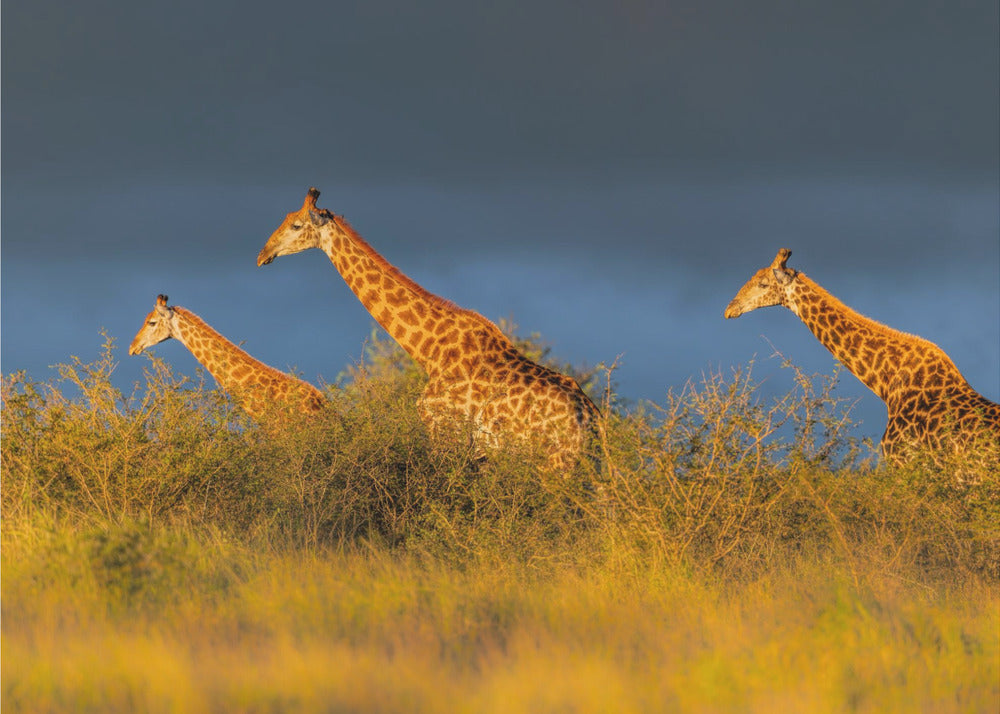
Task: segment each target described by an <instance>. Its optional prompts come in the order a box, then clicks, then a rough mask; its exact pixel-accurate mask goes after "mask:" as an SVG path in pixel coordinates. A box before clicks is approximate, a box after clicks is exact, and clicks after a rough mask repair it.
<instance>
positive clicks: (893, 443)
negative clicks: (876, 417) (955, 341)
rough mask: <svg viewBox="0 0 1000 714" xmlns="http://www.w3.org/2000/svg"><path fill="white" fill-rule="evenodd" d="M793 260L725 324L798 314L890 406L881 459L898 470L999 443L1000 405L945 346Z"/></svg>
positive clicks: (765, 275) (779, 260)
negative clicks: (754, 316) (855, 300)
mask: <svg viewBox="0 0 1000 714" xmlns="http://www.w3.org/2000/svg"><path fill="white" fill-rule="evenodd" d="M791 254H792V252H791V251H790V250H788V249H787V248H782V249H781V250H779V251H778V255H777V256H776V257H775V259H774V261H773V262H772V263H771V265H769V266H767V267H766V268H762V269H761V270H758V271H757V273H756V274H754V276H753V277H752V278H750V280H749V281H747V283H746V284H745V285H744V286H743V287H742V288H740V291H739V292H738V293H736V297H734V298H733V300H732V302H730V303H729V306H728V307H727V308H726V312H725V316H726V318H731V317H739V316H740V315H742V314H743V313H745V312H750V311H751V310H756V309H757V308H759V307H769V306H771V305H784V306H785V307H787V308H788V309H789V310H791V311H792V312H794V313H795V314H796V315H798V316H799V319H801V320H802V322H804V323H805V324H806V327H808V328H809V329H810V330H811V331H812V333H813V334H814V335H815V336H816V338H817V339H818V340H819V341H820V342H821V343H823V346H824V347H826V348H827V349H828V350H830V352H831V353H832V354H833V356H834V357H836V358H837V359H838V360H839V361H840V362H841V363H842V364H843V365H844V366H845V367H846V368H847V369H848V370H849V371H850V372H851V373H852V374H854V376H855V377H857V378H858V379H860V380H861V381H862V382H863V383H864V385H865V386H866V387H868V388H869V389H871V390H872V391H873V392H875V394H877V395H878V396H879V398H880V399H881V400H882V401H883V402H885V405H886V409H887V410H888V423H887V424H886V428H885V433H884V434H883V435H882V453H883V454H884V455H885V457H886V459H887V460H889V461H890V462H892V463H895V464H900V463H903V462H905V461H907V460H908V458H909V456H911V455H912V453H913V450H914V449H927V448H930V449H932V450H937V449H943V448H955V447H962V446H963V445H965V444H967V443H968V442H969V441H971V440H973V439H976V438H979V437H983V438H986V439H989V440H994V441H997V442H998V443H1000V404H995V403H993V402H991V401H990V400H989V399H986V397H983V396H982V395H980V394H979V393H978V392H976V391H975V390H974V389H973V388H972V387H971V386H969V383H968V382H967V381H966V380H965V377H963V376H962V374H961V373H960V372H959V371H958V368H957V367H955V364H954V363H953V362H952V361H951V359H950V358H949V357H948V355H946V354H945V353H944V351H943V350H942V349H941V348H940V347H938V346H937V345H935V344H934V343H932V342H929V341H928V340H925V339H922V338H920V337H916V336H914V335H908V334H906V333H905V332H900V331H898V330H894V329H892V328H890V327H886V326H885V325H882V324H880V323H878V322H876V321H874V320H872V319H870V318H867V317H865V316H864V315H862V314H860V313H858V312H855V311H854V310H852V309H851V308H849V307H847V306H846V305H845V304H844V303H842V302H841V301H840V300H838V299H837V298H835V297H834V296H833V295H831V294H830V293H828V292H827V291H826V290H824V289H823V288H821V287H820V286H819V285H818V284H816V283H815V282H814V281H812V280H810V279H809V278H808V277H807V276H806V275H805V274H804V273H800V272H798V271H797V270H793V269H792V268H789V267H787V265H786V263H787V262H788V258H789V257H790V256H791Z"/></svg>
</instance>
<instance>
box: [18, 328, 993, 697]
mask: <svg viewBox="0 0 1000 714" xmlns="http://www.w3.org/2000/svg"><path fill="white" fill-rule="evenodd" d="M113 366H114V361H113V359H112V358H111V356H110V347H109V349H108V351H107V352H106V354H105V356H104V357H103V358H102V359H100V360H98V362H95V363H93V364H89V365H87V364H83V363H81V362H79V361H75V362H74V364H73V365H69V366H66V365H64V366H62V367H61V370H60V374H61V375H62V378H63V380H62V381H63V382H68V383H69V384H68V385H66V384H62V383H52V384H42V385H39V384H34V383H31V382H30V381H28V380H27V379H26V378H25V377H24V376H23V375H16V376H13V377H11V378H6V379H5V380H4V385H3V386H4V389H3V412H2V418H3V421H2V425H3V439H2V440H0V456H2V467H3V468H2V478H3V483H2V488H0V498H2V504H3V519H2V521H0V566H2V580H0V607H2V620H0V645H2V652H0V654H2V657H0V669H2V671H0V675H2V694H0V706H2V708H3V711H4V712H32V713H34V712H42V713H44V712H101V713H111V714H114V713H115V712H137V711H141V712H185V713H187V712H191V713H192V714H200V713H203V712H204V713H209V712H211V713H216V712H219V713H222V712H226V713H228V712H449V713H450V712H458V713H462V712H470V713H471V712H476V713H480V712H487V713H489V712H503V713H504V714H507V713H509V712H532V713H534V712H560V713H561V712H580V713H584V712H623V713H625V714H628V713H629V712H651V711H655V712H659V711H669V712H679V713H685V712H699V713H700V712H740V714H745V713H751V714H752V713H754V712H762V713H763V712H766V713H768V714H770V713H771V712H815V713H825V712H830V713H833V712H837V713H839V712H860V713H867V712H871V713H873V714H874V713H876V712H878V713H882V712H906V713H907V714H912V713H918V714H919V713H922V712H926V713H928V714H930V713H934V714H937V713H939V712H944V713H948V712H956V713H958V712H961V713H962V714H966V713H977V712H984V713H986V712H990V713H994V712H996V711H997V710H998V709H1000V634H998V633H1000V591H998V583H1000V529H998V523H1000V476H998V474H997V473H996V471H995V470H994V469H991V468H990V467H989V462H988V461H984V463H985V464H986V467H975V468H978V469H979V471H977V472H976V473H975V474H973V475H975V476H976V478H975V479H971V480H967V481H961V480H958V479H956V478H955V477H954V474H953V472H952V471H950V470H949V468H939V467H931V466H929V465H916V466H914V467H912V468H910V469H888V468H885V467H881V466H877V465H874V464H873V463H872V462H871V461H870V460H866V459H865V458H864V456H863V450H861V449H859V445H858V443H857V442H856V440H854V439H853V437H852V436H851V435H850V430H849V421H848V420H847V419H846V417H845V415H844V414H843V413H842V412H841V411H840V409H839V407H838V404H837V402H836V400H835V399H833V398H832V397H831V394H830V389H831V388H832V385H833V384H835V379H834V380H832V381H829V380H828V381H823V380H821V382H823V384H821V387H820V388H819V389H818V390H817V389H816V388H815V387H814V386H813V385H814V383H813V382H811V381H809V380H808V379H805V378H802V377H801V375H799V376H800V378H801V379H800V381H799V386H798V387H797V391H796V392H794V393H792V394H789V395H787V396H784V397H781V398H779V399H778V400H776V401H775V402H773V403H768V402H766V401H764V400H762V399H760V398H759V397H758V396H757V391H756V386H755V385H754V384H753V383H752V381H751V380H749V378H748V375H747V374H744V373H736V374H735V375H733V376H732V377H731V378H723V377H721V376H720V375H711V376H709V377H708V378H706V379H705V380H704V381H703V383H702V384H701V385H690V386H689V387H688V388H686V389H685V390H684V391H683V392H682V393H680V394H669V395H668V397H667V400H666V402H665V403H664V404H662V405H652V406H647V407H645V408H640V409H635V410H633V411H632V412H631V413H628V414H626V413H621V412H617V411H611V410H609V411H611V413H610V414H609V419H608V422H607V424H606V427H607V429H606V433H607V442H606V444H605V447H606V452H605V453H604V457H605V466H606V468H605V469H604V470H602V471H600V472H597V471H593V470H588V469H587V468H586V467H584V468H582V469H581V471H580V472H579V473H574V474H568V475H567V477H566V478H565V479H564V478H562V477H561V476H556V477H552V476H551V475H549V476H540V474H539V473H538V471H537V470H536V468H535V466H536V465H537V461H532V453H531V452H530V450H526V451H518V450H517V449H510V450H509V451H507V452H503V453H500V454H497V456H496V458H495V459H494V460H493V461H491V462H489V463H485V464H475V463H472V462H470V460H469V454H468V450H467V449H464V448H463V447H462V445H461V444H456V445H452V446H451V447H448V446H446V447H443V448H439V447H434V446H431V445H430V444H428V443H427V440H426V436H425V435H424V432H423V430H422V428H421V427H420V424H419V420H418V419H417V417H416V414H415V410H414V409H413V406H412V405H413V397H414V395H415V394H416V393H417V392H418V391H419V381H418V380H419V373H417V372H415V371H413V370H411V369H409V368H408V367H407V366H406V365H405V364H400V363H399V362H398V357H397V356H396V355H394V354H393V353H391V352H388V353H386V354H382V355H381V356H380V357H379V360H377V361H376V362H375V363H374V364H373V365H372V366H371V367H372V369H366V370H355V371H354V372H353V376H352V377H351V379H348V380H346V381H345V382H344V384H343V386H342V388H341V389H338V390H335V391H331V392H330V399H331V407H330V409H329V410H328V411H327V412H326V413H324V414H323V415H320V417H318V418H317V419H315V420H313V421H311V422H309V423H308V424H303V425H299V427H296V428H289V429H287V430H286V431H284V432H275V431H269V430H266V429H261V430H258V429H256V428H254V427H253V426H252V425H251V424H249V423H248V422H247V421H246V420H245V419H244V418H243V417H242V416H241V415H240V414H239V412H238V411H233V409H232V406H231V405H230V404H229V403H228V402H227V401H226V400H225V399H224V398H223V397H221V396H220V395H219V394H218V393H216V392H213V391H211V390H208V389H206V387H205V385H204V384H203V383H202V384H197V383H195V384H191V383H189V382H187V381H186V380H183V379H179V378H176V377H174V376H173V375H172V374H171V373H170V371H169V369H167V368H166V367H165V365H163V364H162V363H160V362H156V361H154V362H153V363H152V367H151V370H150V374H149V375H148V379H147V384H146V385H144V386H139V387H137V390H136V393H135V394H133V395H131V396H126V395H122V394H120V393H118V392H117V391H116V390H115V389H114V388H113V387H112V386H111V384H110V380H109V377H110V373H111V371H112V370H113ZM373 375H374V376H373ZM824 385H825V386H824ZM68 387H72V389H69V388H68ZM71 393H72V395H71ZM607 404H608V403H606V406H607ZM955 468H956V469H958V470H960V471H961V472H962V473H963V474H966V473H967V472H969V470H970V468H973V467H970V466H969V465H968V464H967V463H962V464H957V465H956V466H955ZM975 468H973V470H975Z"/></svg>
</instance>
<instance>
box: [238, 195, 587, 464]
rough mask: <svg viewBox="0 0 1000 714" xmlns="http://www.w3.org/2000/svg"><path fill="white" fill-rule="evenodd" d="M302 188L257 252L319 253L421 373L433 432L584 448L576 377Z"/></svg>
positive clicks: (424, 414) (489, 441) (560, 454)
mask: <svg viewBox="0 0 1000 714" xmlns="http://www.w3.org/2000/svg"><path fill="white" fill-rule="evenodd" d="M318 196H319V192H318V191H317V190H316V189H310V190H309V193H308V194H307V196H306V199H305V201H304V203H303V205H302V208H301V209H300V210H298V211H294V212H292V213H289V214H288V216H287V217H286V218H285V220H284V221H283V222H282V223H281V225H280V226H279V227H278V229H277V230H275V232H274V233H273V234H272V235H271V237H270V238H269V239H268V241H267V244H266V245H265V246H264V248H263V249H261V251H260V254H259V256H258V258H257V263H258V265H264V264H266V263H269V262H271V261H272V260H274V258H275V257H277V256H280V255H289V254H292V253H297V252H299V251H302V250H306V249H308V248H320V249H321V250H323V251H324V252H325V253H326V254H327V257H328V258H329V259H330V261H331V262H332V263H333V265H334V267H335V268H336V269H337V271H338V272H339V273H340V275H341V277H342V278H343V279H344V281H345V282H346V283H347V285H348V287H350V289H351V290H352V291H353V292H354V294H355V295H357V297H358V299H359V300H360V301H361V303H362V304H363V305H364V307H365V309H367V310H368V312H369V313H371V315H372V317H374V318H375V320H376V321H377V322H378V323H379V324H380V325H381V326H382V327H383V328H385V330H386V331H387V332H388V333H389V334H390V335H392V337H393V338H394V339H395V340H396V341H397V342H398V343H399V344H400V346H402V347H403V349H405V350H406V351H407V352H408V353H409V354H410V355H411V356H412V357H413V358H414V359H415V360H416V361H417V362H418V363H419V364H420V366H421V367H423V369H424V370H425V371H426V372H427V375H428V378H429V379H428V383H427V386H426V388H425V390H424V393H423V395H422V397H421V399H420V401H419V404H418V409H419V411H420V415H421V418H422V419H423V421H424V422H425V423H426V424H427V427H428V429H429V430H430V431H431V433H432V435H433V434H436V433H437V432H439V431H440V430H442V429H452V428H454V427H455V426H456V425H457V426H461V424H462V423H463V422H464V423H470V422H471V425H472V428H473V438H474V440H475V443H476V446H477V448H478V449H479V451H481V452H483V453H485V451H486V449H488V448H489V447H492V446H495V445H497V444H498V443H500V442H501V441H503V439H504V438H505V437H506V436H508V435H516V436H521V437H527V436H538V437H539V438H541V440H542V441H543V443H544V445H545V447H546V449H547V450H548V452H549V454H550V461H551V462H552V464H553V465H554V466H555V467H557V468H564V467H566V466H568V465H570V464H571V463H573V462H575V461H576V459H577V458H578V456H579V455H580V453H581V452H582V451H583V450H584V449H586V448H587V446H588V444H589V441H590V437H591V435H592V430H593V429H594V428H595V425H596V421H597V415H598V410H597V407H596V406H595V405H594V404H593V402H592V401H591V400H590V399H589V398H588V397H587V396H586V394H584V392H583V390H581V389H580V387H579V385H578V384H577V383H576V381H575V380H573V379H571V378H569V377H566V376H564V375H561V374H559V373H557V372H555V371H553V370H551V369H549V368H547V367H544V366H542V365H538V364H535V363H534V362H532V361H531V360H529V359H528V358H527V357H525V356H524V355H522V354H521V353H520V352H518V350H517V349H516V347H515V346H514V345H513V343H512V342H511V341H510V340H509V339H508V338H507V337H506V336H505V335H504V334H503V333H502V332H501V331H500V329H499V328H498V327H497V326H496V325H494V324H493V323H492V322H490V321H489V320H487V319H486V318H485V317H483V316H482V315H480V314H479V313H477V312H474V311H472V310H466V309H463V308H460V307H457V306H456V305H455V304H454V303H452V302H450V301H448V300H445V299H443V298H440V297H438V296H437V295H434V294H432V293H430V292H429V291H427V290H425V289H424V288H422V287H421V286H420V285H418V284H417V283H416V282H414V281H413V280H411V279H410V278H409V277H407V276H406V275H404V274H403V273H402V272H401V271H400V270H399V269H397V268H396V267H395V266H393V265H391V264H390V263H389V262H388V261H387V260H386V259H385V258H383V257H382V256H381V255H379V254H378V253H377V252H376V251H375V250H374V249H373V248H372V247H371V246H370V245H369V244H368V243H367V242H366V241H365V240H364V239H363V238H361V236H359V235H358V233H357V232H356V231H355V230H354V229H353V228H352V227H351V226H350V225H349V224H348V223H347V221H345V220H344V219H343V218H341V217H339V216H336V215H335V214H333V213H332V212H330V211H328V210H326V209H320V208H317V207H316V198H317V197H318Z"/></svg>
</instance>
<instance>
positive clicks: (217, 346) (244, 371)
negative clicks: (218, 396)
mask: <svg viewBox="0 0 1000 714" xmlns="http://www.w3.org/2000/svg"><path fill="white" fill-rule="evenodd" d="M172 309H173V314H174V317H173V330H172V335H173V337H175V338H177V339H178V340H180V342H181V344H183V345H184V346H185V347H187V348H188V350H189V351H190V352H191V354H192V355H194V358H195V359H196V360H198V362H199V363H201V365H202V366H203V367H204V368H205V369H207V370H208V371H209V373H210V374H211V375H212V376H213V377H215V381H217V382H218V383H219V386H220V387H222V388H223V389H224V390H225V391H227V392H229V393H230V394H232V395H240V396H243V395H244V393H245V389H244V387H245V385H246V379H247V377H249V376H250V375H252V374H260V373H262V372H266V373H268V374H271V373H274V374H277V375H281V376H282V377H284V378H287V375H284V374H283V373H281V372H279V371H278V370H276V369H274V368H273V367H271V366H269V365H266V364H264V363H263V362H260V361H259V360H256V359H254V358H253V357H251V356H250V355H248V354H247V353H246V352H244V351H243V350H241V349H240V348H239V347H237V346H236V345H234V344H233V343H232V342H230V341H229V340H227V339H226V338H225V337H223V336H222V335H220V334H219V333H218V332H216V331H215V330H214V329H212V328H211V327H210V326H209V325H208V324H207V323H206V322H205V321H204V320H202V319H201V318H200V317H198V316H197V315H195V314H194V313H193V312H191V311H190V310H185V309H184V308H182V307H176V306H175V307H174V308H172ZM240 401H241V402H243V406H244V408H246V409H247V411H248V412H251V413H253V411H254V410H253V408H252V405H248V404H247V403H246V399H245V398H244V399H241V400H240Z"/></svg>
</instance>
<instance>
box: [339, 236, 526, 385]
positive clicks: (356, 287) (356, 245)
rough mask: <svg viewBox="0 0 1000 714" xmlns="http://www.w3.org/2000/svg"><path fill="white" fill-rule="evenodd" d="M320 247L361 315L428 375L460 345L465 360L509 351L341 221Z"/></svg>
mask: <svg viewBox="0 0 1000 714" xmlns="http://www.w3.org/2000/svg"><path fill="white" fill-rule="evenodd" d="M320 247H321V248H322V249H323V251H324V252H325V253H326V255H327V257H328V258H329V259H330V262H332V263H333V265H334V267H335V268H336V269H337V271H338V272H339V273H340V275H341V276H342V277H343V278H344V281H345V282H346V283H347V285H348V287H349V288H350V289H351V290H352V291H353V292H354V294H355V295H357V297H358V299H359V300H360V301H361V304H362V305H364V306H365V309H366V310H368V312H369V313H371V315H372V317H374V318H375V320H376V321H377V322H378V323H379V324H380V325H381V326H382V327H383V328H384V329H385V330H386V332H388V333H389V334H390V335H391V336H392V337H393V339H394V340H396V342H398V343H399V345H400V346H401V347H402V348H403V349H404V350H406V351H407V353H409V355H410V356H411V357H413V358H414V359H415V360H416V361H417V362H418V363H419V364H420V365H421V366H422V367H423V368H424V369H425V370H426V371H427V372H429V373H433V372H435V371H440V369H441V367H442V364H445V365H446V364H447V363H448V361H449V358H450V359H454V358H455V356H456V354H455V353H454V352H451V351H450V350H451V349H459V345H460V344H461V349H460V352H461V353H462V354H463V355H467V354H468V353H469V352H472V351H485V350H488V349H497V350H499V351H502V350H503V349H505V348H506V347H507V346H508V342H509V341H508V340H507V338H506V336H504V335H503V333H502V332H501V331H500V329H499V328H497V327H496V325H494V324H493V323H492V322H490V321H489V320H487V319H486V318H484V317H483V316H482V315H479V314H478V313H476V312H473V311H472V310H464V309H462V308H460V307H458V306H457V305H455V304H454V303H452V302H450V301H448V300H445V299H443V298H441V297H438V296H437V295H434V294H433V293H430V292H428V291H427V290H425V289H424V288H422V287H420V286H419V285H418V284H417V283H416V282H414V281H413V280H411V279H410V278H409V277H407V276H406V275H404V274H403V273H402V272H401V271H400V270H399V269H398V268H396V267H395V266H393V265H391V264H390V263H389V262H388V261H387V260H386V259H385V258H383V257H382V256H381V255H379V253H377V252H376V251H375V249H374V248H372V247H371V246H370V245H369V244H368V243H367V242H366V241H365V240H364V239H363V238H362V237H361V236H360V235H358V234H357V232H356V231H355V230H354V229H353V228H351V226H350V225H349V224H348V223H347V221H345V220H344V219H343V218H341V217H339V216H338V217H336V218H334V220H332V221H331V223H330V225H329V226H328V227H327V229H326V230H324V231H323V234H322V239H321V241H320ZM472 334H476V335H477V336H478V337H477V339H476V340H474V341H475V342H477V344H473V343H472V342H473V341H472V340H471V338H470V335H472Z"/></svg>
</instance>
